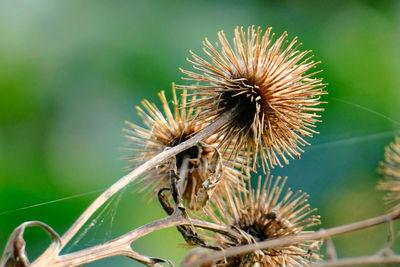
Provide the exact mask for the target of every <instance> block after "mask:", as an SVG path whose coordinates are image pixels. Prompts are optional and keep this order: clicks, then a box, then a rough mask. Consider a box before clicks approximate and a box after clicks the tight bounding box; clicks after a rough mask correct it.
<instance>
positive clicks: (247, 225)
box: [206, 176, 320, 266]
mask: <svg viewBox="0 0 400 267" xmlns="http://www.w3.org/2000/svg"><path fill="white" fill-rule="evenodd" d="M285 182H286V178H285V179H283V181H282V178H281V177H278V178H277V179H273V177H272V176H268V177H266V179H265V181H264V184H263V185H262V184H261V178H259V180H258V186H257V188H256V189H255V190H254V189H251V185H250V183H249V186H248V188H249V190H248V192H236V195H231V196H230V197H229V198H228V199H227V200H226V204H225V205H219V204H217V205H216V208H215V209H214V210H212V209H210V208H208V209H207V210H206V212H207V213H208V215H209V216H210V217H211V218H212V220H213V221H215V222H217V223H219V224H226V225H231V226H233V227H234V229H237V230H238V232H239V233H241V234H242V236H243V238H242V239H241V240H238V239H233V238H228V237H226V236H224V235H221V234H216V235H215V236H212V237H213V239H214V242H215V243H217V244H218V245H219V246H220V247H221V248H222V249H227V248H230V247H233V246H239V245H243V244H250V243H256V242H260V241H265V240H270V239H277V238H281V237H288V236H301V235H303V234H307V233H310V232H311V231H310V230H306V229H308V228H310V227H312V226H314V225H318V224H320V221H319V216H316V215H312V213H313V212H314V211H315V210H310V208H309V204H307V203H306V202H307V198H308V195H307V194H306V193H302V192H301V191H298V192H297V193H293V192H292V191H291V190H290V189H288V190H287V191H286V193H285V194H283V195H281V194H282V191H283V187H284V184H285ZM319 245H320V244H319V242H318V241H305V242H300V243H293V244H291V245H287V246H282V247H276V248H267V249H262V250H257V251H254V252H252V253H249V254H240V255H237V256H233V257H230V258H227V259H224V260H221V261H220V262H217V264H216V265H217V266H242V265H240V264H244V263H246V264H248V266H253V264H254V263H256V262H257V263H258V264H260V266H303V265H305V264H307V263H309V262H310V260H318V259H319V258H320V256H319V254H318V253H316V251H313V250H318V249H319ZM243 266H247V265H243Z"/></svg>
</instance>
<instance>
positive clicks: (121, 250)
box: [32, 208, 239, 267]
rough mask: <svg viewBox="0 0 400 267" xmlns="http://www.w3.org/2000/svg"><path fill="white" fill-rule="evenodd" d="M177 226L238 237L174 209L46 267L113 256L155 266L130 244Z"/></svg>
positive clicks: (49, 263) (60, 257) (231, 232)
mask: <svg viewBox="0 0 400 267" xmlns="http://www.w3.org/2000/svg"><path fill="white" fill-rule="evenodd" d="M179 225H193V226H196V227H199V228H203V229H207V230H212V231H215V232H219V233H222V234H225V235H227V236H231V237H235V238H239V235H238V234H237V233H236V232H234V231H232V230H231V229H229V228H227V227H226V226H221V225H218V224H213V223H209V222H205V221H200V220H190V221H189V220H187V219H186V218H185V217H184V216H183V214H182V212H181V211H180V209H178V208H177V209H176V210H175V212H174V213H173V214H172V215H171V216H169V217H166V218H163V219H160V220H157V221H154V222H151V223H149V224H146V225H144V226H141V227H139V228H137V229H135V230H132V231H130V232H128V233H126V234H124V235H122V236H120V237H117V238H115V239H113V240H110V241H108V242H106V243H103V244H100V245H97V246H93V247H90V248H86V249H83V250H80V251H77V252H73V253H69V254H66V255H61V256H57V257H55V258H53V259H52V260H51V261H47V263H46V266H49V267H56V266H57V267H61V266H79V265H82V264H87V263H90V262H93V261H97V260H100V259H103V258H108V257H113V256H121V255H122V256H128V257H130V258H132V259H134V260H137V261H139V262H141V263H143V264H146V265H152V266H155V265H154V264H157V262H159V260H158V259H154V258H151V257H147V256H143V255H140V254H138V253H137V252H135V251H133V250H132V248H131V243H132V242H133V241H135V240H137V239H139V238H141V237H143V236H145V235H147V234H149V233H152V232H155V231H158V230H161V229H164V228H168V227H173V226H179ZM32 266H40V263H33V264H32Z"/></svg>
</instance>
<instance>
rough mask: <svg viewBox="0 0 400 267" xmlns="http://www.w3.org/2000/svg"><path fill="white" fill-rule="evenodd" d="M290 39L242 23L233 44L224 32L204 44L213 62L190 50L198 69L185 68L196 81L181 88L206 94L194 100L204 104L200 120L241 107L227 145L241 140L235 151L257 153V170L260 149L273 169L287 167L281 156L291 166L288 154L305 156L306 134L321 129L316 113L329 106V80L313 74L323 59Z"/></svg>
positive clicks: (226, 131)
mask: <svg viewBox="0 0 400 267" xmlns="http://www.w3.org/2000/svg"><path fill="white" fill-rule="evenodd" d="M286 37H287V33H286V32H284V33H283V34H282V35H281V36H280V37H279V38H277V39H276V40H273V39H274V34H272V33H271V28H268V29H267V30H266V31H265V32H264V33H262V31H261V29H260V27H258V28H257V29H255V27H254V26H253V27H249V28H248V29H247V31H244V30H243V28H242V27H241V28H239V27H237V28H236V29H235V37H234V39H233V47H232V46H231V45H230V44H229V42H228V41H227V38H226V36H225V34H224V32H223V31H220V32H219V33H218V39H219V44H218V43H217V45H216V47H214V46H213V45H212V44H211V43H210V42H209V41H208V40H207V39H205V41H204V42H203V45H204V48H203V50H204V52H205V53H206V54H207V56H208V60H206V59H203V58H201V57H199V56H198V55H196V54H194V53H193V52H190V53H191V55H192V57H193V59H192V60H189V59H188V61H189V62H191V63H192V64H193V68H194V69H195V70H196V72H192V71H187V70H181V71H182V72H183V73H184V74H185V75H186V76H187V77H185V78H184V79H186V80H191V81H195V82H196V84H195V85H189V86H179V88H181V89H191V90H193V94H195V95H198V96H205V98H197V99H196V100H195V101H192V102H191V103H190V105H191V106H196V107H200V108H203V111H202V112H201V114H200V115H201V116H200V118H202V119H204V120H214V119H216V118H218V117H220V116H221V115H222V114H223V113H224V112H226V111H229V110H232V109H235V110H236V117H235V119H234V120H232V121H231V122H230V123H228V124H226V125H225V126H224V127H223V129H221V132H222V133H224V139H223V143H224V144H226V143H231V142H232V140H237V143H236V151H234V152H237V151H238V150H240V149H242V148H244V149H245V150H246V151H247V152H248V156H249V157H250V156H252V157H253V163H254V164H253V169H254V168H255V167H256V163H257V160H258V159H257V158H258V153H259V154H260V157H261V159H262V165H263V167H267V168H269V167H273V166H274V165H279V166H282V163H281V160H283V161H284V162H285V163H286V164H287V163H288V158H287V156H288V157H290V158H294V157H299V156H300V153H301V152H303V151H302V149H301V146H304V145H306V144H308V143H307V141H305V140H304V139H303V137H304V136H309V137H311V136H312V135H313V134H314V133H317V132H316V131H315V130H313V127H315V125H314V124H315V123H316V122H317V121H318V119H317V118H318V117H319V115H317V114H316V113H315V112H317V111H322V110H323V109H322V108H318V107H317V106H318V105H319V104H321V101H320V95H322V94H324V93H325V92H324V91H323V88H324V84H322V79H318V78H314V77H313V76H314V74H316V73H317V72H310V70H311V69H312V68H314V67H315V66H316V65H317V64H318V62H314V61H312V60H311V58H312V56H311V55H309V53H310V51H303V52H300V51H299V50H298V47H299V46H300V45H301V44H298V43H297V38H294V39H293V40H292V41H290V42H289V41H288V40H286ZM219 46H220V47H219Z"/></svg>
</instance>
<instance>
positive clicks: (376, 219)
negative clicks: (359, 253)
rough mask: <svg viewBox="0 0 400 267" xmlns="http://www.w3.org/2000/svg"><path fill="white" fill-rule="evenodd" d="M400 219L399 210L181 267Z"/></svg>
mask: <svg viewBox="0 0 400 267" xmlns="http://www.w3.org/2000/svg"><path fill="white" fill-rule="evenodd" d="M399 218H400V209H399V210H394V211H392V212H390V213H388V214H386V215H382V216H378V217H374V218H370V219H367V220H363V221H359V222H355V223H350V224H346V225H341V226H337V227H333V228H330V229H321V230H319V231H317V232H314V233H311V234H306V235H302V236H288V237H284V238H279V239H274V240H267V241H263V242H258V243H256V244H250V245H244V246H237V247H233V248H230V249H226V250H224V251H218V252H215V253H212V254H210V255H204V256H203V257H201V258H200V259H199V260H196V261H193V262H190V263H186V264H185V263H183V264H182V266H184V267H194V266H199V265H201V264H204V263H210V262H214V261H216V260H219V259H223V258H225V257H230V256H233V255H238V254H242V253H248V252H251V251H255V250H259V249H266V248H272V247H281V246H286V245H290V244H293V243H299V242H304V241H309V240H318V239H325V238H327V237H331V236H336V235H340V234H344V233H348V232H353V231H357V230H361V229H365V228H369V227H372V226H375V225H379V224H382V223H386V222H389V221H392V220H396V219H399Z"/></svg>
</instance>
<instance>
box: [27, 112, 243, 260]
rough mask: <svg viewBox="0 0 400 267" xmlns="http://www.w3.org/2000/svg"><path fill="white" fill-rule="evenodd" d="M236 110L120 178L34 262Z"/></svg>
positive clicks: (50, 256) (57, 249) (53, 251)
mask: <svg viewBox="0 0 400 267" xmlns="http://www.w3.org/2000/svg"><path fill="white" fill-rule="evenodd" d="M235 112H236V111H235V109H233V110H231V111H228V112H226V113H225V114H224V115H223V116H221V117H220V118H219V119H218V120H217V121H215V122H213V123H212V124H210V125H209V126H207V127H206V128H205V129H204V130H202V131H201V132H199V133H198V134H196V135H195V136H193V137H192V138H190V139H188V140H186V141H185V142H183V143H181V144H179V145H177V146H175V147H172V148H170V149H168V150H166V151H163V152H161V153H160V154H158V155H157V156H155V157H154V158H152V159H150V160H148V161H146V162H145V163H143V164H142V165H140V166H139V167H137V168H136V169H134V170H133V171H131V172H130V173H128V174H127V175H125V176H124V177H122V178H120V179H119V180H118V181H117V182H115V183H114V184H113V185H111V186H110V187H109V188H108V189H107V190H106V191H104V192H103V193H102V194H101V195H100V196H99V197H98V198H97V199H96V200H94V201H93V202H92V204H90V206H89V207H88V208H87V209H86V210H85V211H84V212H83V213H82V214H81V216H80V217H79V218H78V219H77V220H76V221H75V222H74V224H73V225H72V226H71V227H70V228H69V229H68V231H67V232H66V233H65V234H64V235H63V236H62V237H61V244H60V245H51V246H50V247H49V248H48V249H47V250H46V251H45V252H44V253H43V254H42V255H41V256H40V257H39V258H38V259H37V260H36V261H35V262H34V263H37V264H38V265H37V266H39V265H40V266H44V265H46V263H47V262H48V261H50V260H51V259H53V258H55V257H57V255H58V254H59V253H60V251H61V250H62V249H63V248H64V247H65V245H66V244H67V243H68V242H69V241H70V240H71V239H72V238H73V237H74V236H75V235H76V233H77V232H78V231H79V230H80V229H81V228H82V227H83V225H84V224H85V223H86V222H87V221H88V220H89V219H90V217H91V216H92V215H93V214H94V213H95V212H96V211H97V210H98V209H99V208H100V207H101V206H102V205H103V204H104V203H105V202H106V201H107V200H109V199H110V198H111V197H112V196H113V195H114V194H116V193H117V192H119V191H120V190H121V189H123V188H124V187H125V186H127V185H128V184H130V183H131V182H133V181H134V180H135V179H136V178H137V177H139V176H140V175H142V174H143V173H145V172H146V171H148V170H150V169H152V168H154V167H155V166H157V165H159V164H161V163H162V162H164V161H166V160H168V159H169V158H171V157H173V156H175V155H177V154H178V153H180V152H182V151H184V150H186V149H188V148H190V147H192V146H194V145H196V144H197V143H198V142H200V141H202V140H203V139H205V138H207V137H209V136H211V135H213V134H214V133H215V132H216V131H217V130H218V129H220V128H221V126H222V125H224V124H226V123H227V122H228V121H230V120H231V119H232V118H233V116H234V115H235Z"/></svg>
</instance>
